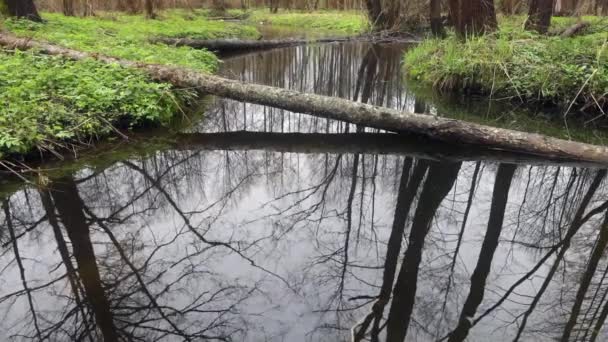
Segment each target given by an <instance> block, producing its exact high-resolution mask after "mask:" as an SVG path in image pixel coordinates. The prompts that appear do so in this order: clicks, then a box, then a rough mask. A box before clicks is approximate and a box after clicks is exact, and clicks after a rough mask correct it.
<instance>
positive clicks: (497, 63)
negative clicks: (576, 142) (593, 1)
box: [405, 17, 608, 115]
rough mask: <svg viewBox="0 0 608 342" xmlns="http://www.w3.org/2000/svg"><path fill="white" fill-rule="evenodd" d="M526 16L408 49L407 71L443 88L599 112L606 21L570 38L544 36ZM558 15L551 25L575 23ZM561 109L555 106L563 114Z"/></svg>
mask: <svg viewBox="0 0 608 342" xmlns="http://www.w3.org/2000/svg"><path fill="white" fill-rule="evenodd" d="M523 20H524V18H522V17H515V18H509V19H503V20H502V21H501V23H500V29H499V31H498V32H496V33H495V34H491V35H487V36H483V37H477V38H472V39H469V40H467V41H466V42H463V41H461V40H459V39H458V38H457V37H455V36H454V35H453V34H451V35H450V36H449V37H448V38H447V39H444V40H436V39H431V40H427V41H425V42H423V43H422V44H420V45H419V46H417V47H415V48H413V49H411V50H409V51H408V52H407V53H406V55H405V69H406V72H407V74H408V75H409V77H411V78H413V79H415V80H419V81H421V82H422V83H425V84H428V85H432V86H434V87H435V88H437V89H440V90H450V91H465V90H466V91H472V92H478V93H482V94H486V95H491V96H492V98H502V99H513V100H516V101H524V102H542V103H547V104H555V105H559V106H561V107H563V108H568V107H570V105H571V104H572V108H571V110H570V112H579V113H580V112H581V111H584V112H586V113H589V114H597V113H601V111H602V110H600V106H601V107H603V110H605V109H606V108H607V102H608V48H607V44H606V39H607V36H606V33H605V29H606V27H608V21H606V20H602V19H600V18H595V17H587V18H584V20H586V21H589V22H591V23H592V25H591V26H590V27H589V28H588V29H587V30H586V31H585V32H584V33H583V34H581V35H578V36H575V37H571V38H561V37H559V36H541V35H538V34H535V33H532V32H527V31H524V30H523ZM574 20H575V19H572V18H567V19H566V18H555V19H554V21H553V23H554V25H553V28H552V29H553V30H556V31H557V30H559V29H560V28H564V27H567V26H568V25H571V24H573V23H574ZM565 110H566V109H564V110H563V111H556V113H557V114H560V115H561V114H563V112H564V111H565Z"/></svg>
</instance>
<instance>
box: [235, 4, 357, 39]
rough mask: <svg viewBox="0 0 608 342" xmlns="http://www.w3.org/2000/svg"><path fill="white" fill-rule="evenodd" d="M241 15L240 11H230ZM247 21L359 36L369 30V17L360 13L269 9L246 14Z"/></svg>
mask: <svg viewBox="0 0 608 342" xmlns="http://www.w3.org/2000/svg"><path fill="white" fill-rule="evenodd" d="M229 13H230V14H232V15H239V13H242V11H240V10H230V11H229ZM246 17H247V19H246V20H247V21H248V22H250V23H255V24H260V23H262V24H268V25H278V26H289V27H298V28H300V29H303V30H309V29H316V30H328V31H335V32H339V33H342V34H351V35H352V34H358V33H363V32H365V31H367V30H368V29H369V22H368V20H367V17H366V16H365V15H364V14H363V13H362V12H360V11H330V10H328V11H314V12H305V11H284V10H279V12H278V13H270V11H269V10H268V9H255V10H251V11H248V12H246Z"/></svg>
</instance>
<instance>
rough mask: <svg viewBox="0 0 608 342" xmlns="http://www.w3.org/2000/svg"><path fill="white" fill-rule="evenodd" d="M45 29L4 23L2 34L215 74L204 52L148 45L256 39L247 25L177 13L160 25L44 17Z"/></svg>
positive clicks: (106, 17) (131, 19)
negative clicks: (160, 40)
mask: <svg viewBox="0 0 608 342" xmlns="http://www.w3.org/2000/svg"><path fill="white" fill-rule="evenodd" d="M43 18H44V19H45V22H44V23H34V22H30V21H27V20H7V21H6V22H5V25H4V26H5V28H6V29H8V30H9V31H11V32H13V33H15V34H17V35H18V36H22V37H31V38H34V39H40V40H46V41H49V42H51V43H55V44H59V45H62V46H66V47H69V48H73V49H77V50H81V51H86V52H95V53H101V54H105V55H109V56H114V57H119V58H124V59H129V60H134V61H141V62H147V63H158V64H167V65H176V66H184V67H190V68H194V69H197V70H201V71H205V72H213V71H215V70H216V69H217V67H218V63H219V61H218V59H217V57H216V56H215V55H214V54H212V53H211V52H209V51H206V50H196V49H191V48H189V47H173V46H167V45H163V44H152V43H150V42H149V39H150V38H154V37H190V38H200V39H216V38H228V37H248V38H253V37H257V36H258V32H257V30H256V29H255V28H253V27H251V26H247V25H237V24H230V23H226V22H222V21H211V20H207V19H205V18H204V17H203V16H197V15H190V14H187V13H185V12H181V11H170V12H161V13H160V14H159V18H158V19H154V20H150V19H146V18H145V17H143V16H141V15H125V14H115V13H101V14H99V15H98V16H95V17H87V18H80V17H66V16H63V15H62V14H57V13H45V14H43Z"/></svg>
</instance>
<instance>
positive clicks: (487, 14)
mask: <svg viewBox="0 0 608 342" xmlns="http://www.w3.org/2000/svg"><path fill="white" fill-rule="evenodd" d="M459 6H460V10H459V11H457V12H458V13H459V20H458V23H459V25H457V26H456V31H457V32H458V34H459V35H460V36H461V37H468V36H476V35H481V34H485V33H488V32H493V31H495V30H496V27H497V26H498V24H497V21H496V10H495V9H494V0H471V1H462V0H461V1H459Z"/></svg>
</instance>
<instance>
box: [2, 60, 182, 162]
mask: <svg viewBox="0 0 608 342" xmlns="http://www.w3.org/2000/svg"><path fill="white" fill-rule="evenodd" d="M189 95H190V94H188V93H186V92H180V95H179V96H177V95H175V93H174V92H172V91H171V86H170V85H168V84H160V83H154V82H151V81H150V80H149V79H148V78H147V77H146V76H145V75H143V74H142V73H141V72H139V71H137V70H128V69H124V68H122V67H120V66H118V65H108V64H102V63H100V62H97V61H94V60H85V61H80V62H74V61H67V60H64V59H61V58H58V57H49V56H37V55H34V54H32V53H29V52H18V51H17V52H14V53H5V52H0V108H1V109H0V156H2V155H6V154H12V153H27V152H29V151H31V150H32V149H33V148H35V147H38V148H40V149H49V148H52V147H53V146H54V145H55V144H58V143H61V142H65V141H71V142H74V141H83V140H85V139H88V138H90V137H94V136H97V137H99V136H104V135H108V134H109V133H111V131H112V130H113V126H115V125H127V126H130V127H132V126H136V125H143V124H163V123H167V122H168V121H169V120H170V119H171V117H172V116H173V114H174V113H175V112H176V111H177V110H178V106H179V104H180V103H183V102H184V101H185V100H186V99H187V98H188V96H189Z"/></svg>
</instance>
